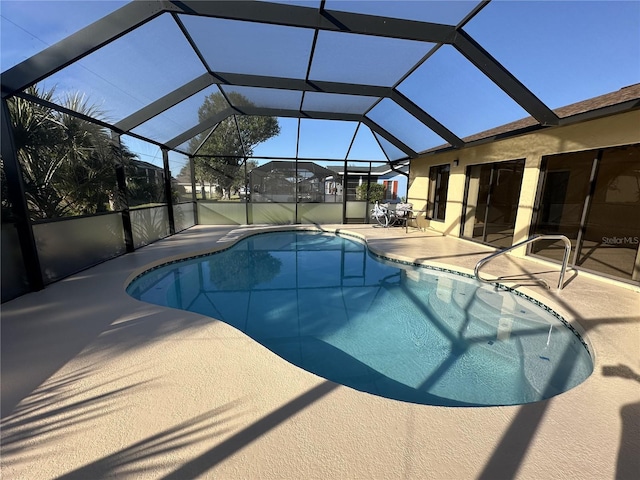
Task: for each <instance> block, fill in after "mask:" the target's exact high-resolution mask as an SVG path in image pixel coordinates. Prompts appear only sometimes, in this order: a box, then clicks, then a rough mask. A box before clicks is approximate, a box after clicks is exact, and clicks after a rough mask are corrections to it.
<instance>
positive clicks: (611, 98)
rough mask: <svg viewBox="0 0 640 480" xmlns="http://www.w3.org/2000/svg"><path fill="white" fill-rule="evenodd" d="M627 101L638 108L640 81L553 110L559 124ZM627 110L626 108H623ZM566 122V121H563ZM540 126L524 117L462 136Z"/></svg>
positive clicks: (491, 136) (486, 136) (494, 135)
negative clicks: (558, 119)
mask: <svg viewBox="0 0 640 480" xmlns="http://www.w3.org/2000/svg"><path fill="white" fill-rule="evenodd" d="M623 103H629V110H631V109H634V108H640V83H636V84H634V85H629V86H627V87H623V88H621V89H620V90H617V91H615V92H611V93H607V94H604V95H600V96H598V97H594V98H590V99H588V100H583V101H581V102H577V103H572V104H571V105H567V106H564V107H560V108H557V109H555V110H553V112H554V113H555V114H556V115H557V116H558V117H559V118H560V125H562V124H563V122H562V120H563V119H568V118H571V119H572V123H573V122H575V120H576V117H577V116H579V115H583V116H584V117H585V118H584V120H589V119H592V118H597V117H602V116H607V115H609V114H610V112H609V111H608V109H609V108H610V107H613V106H615V105H620V104H623ZM618 111H619V109H615V110H614V111H613V112H612V113H617V112H618ZM625 111H628V110H625ZM565 123H566V122H565ZM539 128H542V127H541V126H540V125H539V124H538V122H537V121H536V120H535V119H534V118H533V117H526V118H522V119H520V120H516V121H515V122H511V123H507V124H505V125H501V126H499V127H496V128H492V129H490V130H485V131H484V132H479V133H476V134H474V135H470V136H468V137H465V138H463V139H462V140H463V141H464V142H465V143H470V142H480V141H483V140H485V141H489V140H497V139H500V138H504V137H509V136H513V135H517V134H520V133H526V132H528V131H532V130H536V129H539ZM449 148H452V146H451V145H450V144H444V145H440V146H438V147H435V148H432V149H430V150H427V151H426V152H424V153H436V152H439V151H442V150H447V149H449Z"/></svg>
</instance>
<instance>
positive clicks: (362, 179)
mask: <svg viewBox="0 0 640 480" xmlns="http://www.w3.org/2000/svg"><path fill="white" fill-rule="evenodd" d="M329 168H331V170H333V171H334V172H336V174H337V176H338V177H339V179H340V183H342V178H343V177H344V166H331V167H329ZM408 175H409V162H401V163H399V164H398V165H397V166H394V167H393V168H392V167H391V166H390V165H389V164H385V165H381V166H379V167H373V168H371V171H369V167H368V166H366V167H364V166H351V165H349V166H347V182H346V188H347V200H356V190H357V188H358V186H359V185H362V184H363V183H366V182H367V179H369V181H370V182H371V183H380V184H382V185H384V192H385V197H384V200H385V201H388V202H395V201H400V200H401V199H402V197H405V198H406V197H407V186H408Z"/></svg>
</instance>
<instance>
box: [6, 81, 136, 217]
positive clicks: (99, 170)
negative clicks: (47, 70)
mask: <svg viewBox="0 0 640 480" xmlns="http://www.w3.org/2000/svg"><path fill="white" fill-rule="evenodd" d="M27 93H29V94H30V95H32V96H35V97H38V98H42V99H44V100H46V101H47V102H51V101H52V100H53V97H54V89H51V90H49V91H46V92H40V91H39V90H38V88H37V87H30V88H29V89H28V90H27ZM62 104H63V105H64V106H65V107H66V108H68V109H69V110H72V111H75V112H78V113H81V114H84V115H86V116H88V117H93V118H100V117H101V116H102V113H101V112H100V111H99V110H98V109H97V108H96V107H95V106H93V105H91V104H90V103H89V102H88V101H87V100H86V98H85V97H84V95H81V94H70V95H67V97H66V98H65V99H64V100H63V102H62ZM9 111H10V113H11V118H12V123H13V129H14V136H15V143H16V149H17V154H18V159H19V161H20V165H21V167H22V174H23V178H24V183H25V194H26V197H27V204H28V206H29V211H30V215H31V218H32V219H34V220H36V219H44V218H57V217H65V216H70V215H84V214H92V213H98V212H104V211H108V210H109V209H111V208H112V207H111V206H110V205H113V204H114V202H113V199H114V198H115V197H116V195H115V193H116V190H117V185H116V177H115V167H116V165H117V164H118V163H121V164H127V163H129V162H130V161H131V160H132V159H133V158H135V155H134V154H132V153H131V152H130V151H129V150H128V149H126V148H123V147H120V146H118V145H115V144H114V143H113V142H112V141H111V137H110V132H109V131H108V130H107V129H105V128H103V127H100V126H99V125H97V124H94V123H91V122H88V121H86V120H83V119H81V118H79V117H77V116H74V115H71V114H67V113H60V112H57V111H56V110H53V109H51V108H48V107H45V106H42V105H40V104H37V103H35V102H31V101H28V100H25V99H23V98H21V97H15V98H12V99H11V100H10V101H9Z"/></svg>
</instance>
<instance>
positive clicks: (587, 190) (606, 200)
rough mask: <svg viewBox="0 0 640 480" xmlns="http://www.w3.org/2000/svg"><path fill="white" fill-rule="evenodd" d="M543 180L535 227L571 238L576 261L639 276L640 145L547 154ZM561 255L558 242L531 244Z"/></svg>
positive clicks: (536, 250) (540, 251)
mask: <svg viewBox="0 0 640 480" xmlns="http://www.w3.org/2000/svg"><path fill="white" fill-rule="evenodd" d="M542 168H543V176H542V179H543V182H542V189H541V191H540V195H539V202H538V207H537V209H536V210H537V217H536V218H535V221H534V225H533V229H532V233H561V234H563V235H566V236H567V237H569V238H570V239H571V243H572V247H573V253H572V257H571V260H572V262H573V263H575V265H576V266H578V267H582V268H584V269H587V270H592V271H595V272H598V273H602V274H605V275H609V276H613V277H617V278H621V279H625V280H633V281H640V253H639V244H640V146H639V145H630V146H626V147H616V148H608V149H603V150H593V151H588V152H580V153H571V154H563V155H554V156H550V157H546V158H544V159H543V165H542ZM532 253H536V254H538V255H540V256H543V257H545V258H548V259H552V260H558V261H560V260H561V258H562V248H561V246H559V245H558V244H555V245H551V244H550V243H549V242H537V243H536V244H534V245H533V247H532Z"/></svg>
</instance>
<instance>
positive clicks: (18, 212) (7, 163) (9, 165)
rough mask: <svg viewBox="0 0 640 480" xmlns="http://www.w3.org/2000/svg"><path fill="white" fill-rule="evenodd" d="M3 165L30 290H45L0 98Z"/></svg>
mask: <svg viewBox="0 0 640 480" xmlns="http://www.w3.org/2000/svg"><path fill="white" fill-rule="evenodd" d="M1 123H2V135H1V137H2V164H3V167H4V173H5V175H6V177H7V195H8V198H9V201H10V202H11V211H12V213H13V216H14V222H15V225H16V230H17V233H18V239H19V241H20V249H21V251H22V259H23V261H24V266H25V270H26V274H27V280H28V281H29V285H30V287H31V288H32V289H33V290H34V291H37V290H42V289H43V288H44V280H43V278H42V270H41V268H40V259H39V257H38V248H37V246H36V240H35V237H34V235H33V228H32V226H31V220H30V219H29V208H28V207H27V198H26V196H25V190H24V183H23V180H22V174H21V171H20V162H19V161H18V152H17V151H16V145H15V139H14V137H13V128H12V127H11V115H10V114H9V105H8V104H7V100H6V99H4V98H3V99H2V122H1Z"/></svg>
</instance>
